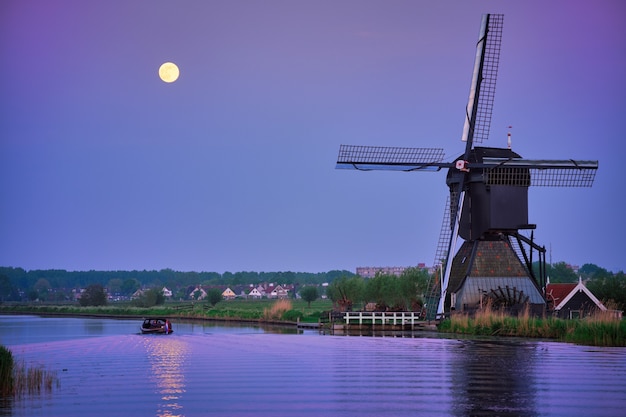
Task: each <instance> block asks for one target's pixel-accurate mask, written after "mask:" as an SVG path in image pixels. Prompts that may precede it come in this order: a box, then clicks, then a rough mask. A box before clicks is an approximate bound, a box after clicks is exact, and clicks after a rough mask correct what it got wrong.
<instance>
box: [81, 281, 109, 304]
mask: <svg viewBox="0 0 626 417" xmlns="http://www.w3.org/2000/svg"><path fill="white" fill-rule="evenodd" d="M78 302H79V303H80V305H81V306H83V307H86V306H104V305H106V304H107V295H106V292H105V291H104V287H103V286H102V285H100V284H91V285H90V286H88V287H87V288H86V289H85V291H84V292H83V293H82V294H81V295H80V299H79V300H78Z"/></svg>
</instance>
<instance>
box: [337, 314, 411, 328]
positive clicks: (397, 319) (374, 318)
mask: <svg viewBox="0 0 626 417" xmlns="http://www.w3.org/2000/svg"><path fill="white" fill-rule="evenodd" d="M419 318H420V313H419V312H418V311H394V312H385V311H346V312H345V313H344V316H343V319H344V320H345V321H346V324H350V323H352V324H357V323H358V324H363V323H365V324H381V325H383V326H384V325H385V324H392V325H403V324H410V325H415V323H416V322H417V321H418V320H419Z"/></svg>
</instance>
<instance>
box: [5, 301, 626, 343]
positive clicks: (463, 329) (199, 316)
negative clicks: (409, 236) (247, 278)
mask: <svg viewBox="0 0 626 417" xmlns="http://www.w3.org/2000/svg"><path fill="white" fill-rule="evenodd" d="M331 309H332V303H331V302H330V301H329V300H317V301H314V302H312V303H311V305H310V306H309V305H308V303H306V302H304V301H301V300H232V301H224V302H222V303H218V304H217V305H215V306H209V305H208V304H206V303H195V304H192V303H166V304H164V305H160V306H154V307H148V308H142V307H133V306H130V305H109V306H101V307H81V306H78V305H75V304H72V305H37V304H21V305H17V304H16V305H6V304H4V305H0V313H4V314H35V315H57V316H78V317H112V318H131V319H132V318H137V319H139V318H144V317H159V316H161V317H163V316H164V317H170V318H178V319H188V320H207V321H222V322H240V323H258V324H270V325H285V326H296V325H297V324H298V323H312V324H316V323H319V322H320V321H325V319H326V317H327V316H326V315H327V312H328V311H329V310H331ZM437 331H439V332H443V333H453V334H468V335H477V336H503V337H523V338H541V339H552V340H555V341H562V342H570V343H576V344H581V345H589V346H618V347H626V321H625V320H617V319H614V318H612V317H610V316H608V315H602V314H598V315H596V316H594V317H592V318H585V319H580V320H578V319H576V320H562V319H557V318H553V317H548V318H537V317H531V316H530V315H529V314H522V315H521V316H519V317H510V316H506V315H503V314H500V313H498V312H494V311H489V310H484V311H481V312H479V313H477V314H476V315H475V316H474V317H472V318H470V317H468V316H467V315H464V314H453V315H452V316H451V317H450V318H449V319H446V320H444V321H442V322H441V323H439V325H438V326H437Z"/></svg>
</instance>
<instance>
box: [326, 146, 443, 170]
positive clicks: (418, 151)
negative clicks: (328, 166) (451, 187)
mask: <svg viewBox="0 0 626 417" xmlns="http://www.w3.org/2000/svg"><path fill="white" fill-rule="evenodd" d="M443 158H444V151H443V149H442V148H401V147H388V146H354V145H341V146H340V147H339V156H338V157H337V168H342V169H358V170H372V169H378V170H396V171H416V170H435V171H438V170H439V169H441V166H440V165H441V162H442V161H443Z"/></svg>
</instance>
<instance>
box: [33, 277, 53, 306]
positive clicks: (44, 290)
mask: <svg viewBox="0 0 626 417" xmlns="http://www.w3.org/2000/svg"><path fill="white" fill-rule="evenodd" d="M33 288H34V289H35V291H37V294H38V297H37V298H39V299H40V300H43V301H45V300H47V299H48V293H49V292H50V289H51V288H52V287H51V285H50V282H49V281H48V280H47V279H45V278H39V279H38V280H37V282H35V285H33Z"/></svg>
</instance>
